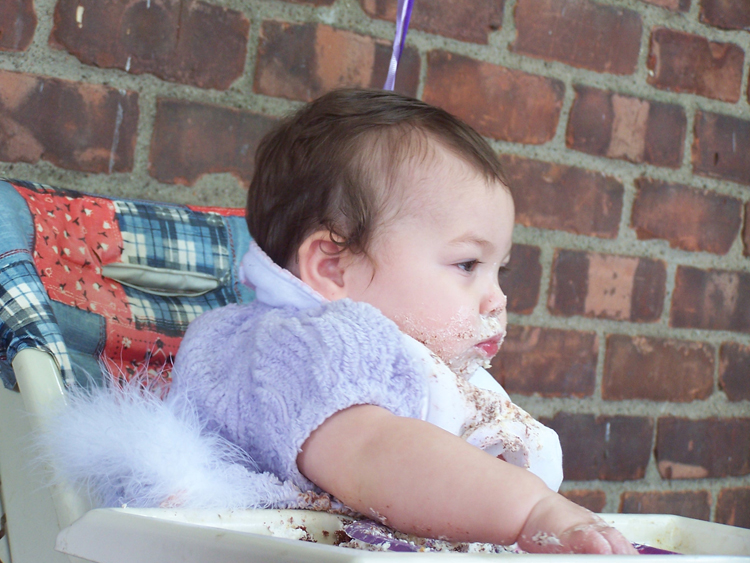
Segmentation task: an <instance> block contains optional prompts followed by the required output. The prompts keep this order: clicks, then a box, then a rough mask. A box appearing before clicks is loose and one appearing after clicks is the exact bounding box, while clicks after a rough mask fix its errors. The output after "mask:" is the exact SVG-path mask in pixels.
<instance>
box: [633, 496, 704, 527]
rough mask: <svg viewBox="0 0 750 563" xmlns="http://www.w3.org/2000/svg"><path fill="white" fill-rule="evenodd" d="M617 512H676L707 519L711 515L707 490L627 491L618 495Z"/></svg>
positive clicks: (678, 514)
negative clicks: (618, 504) (618, 508)
mask: <svg viewBox="0 0 750 563" xmlns="http://www.w3.org/2000/svg"><path fill="white" fill-rule="evenodd" d="M619 512H624V513H625V514H676V515H677V516H685V517H687V518H695V519H697V520H708V519H709V518H710V517H711V494H710V493H709V492H708V491H648V492H637V491H627V492H624V493H622V495H621V496H620V510H619Z"/></svg>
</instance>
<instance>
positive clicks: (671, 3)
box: [641, 0, 690, 12]
mask: <svg viewBox="0 0 750 563" xmlns="http://www.w3.org/2000/svg"><path fill="white" fill-rule="evenodd" d="M641 2H646V3H647V4H653V5H654V6H659V7H660V8H666V9H667V10H672V11H673V12H689V11H690V0H641Z"/></svg>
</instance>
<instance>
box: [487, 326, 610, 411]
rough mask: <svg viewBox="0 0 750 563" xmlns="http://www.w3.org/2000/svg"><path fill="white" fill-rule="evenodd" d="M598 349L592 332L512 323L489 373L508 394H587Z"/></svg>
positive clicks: (574, 395)
mask: <svg viewBox="0 0 750 563" xmlns="http://www.w3.org/2000/svg"><path fill="white" fill-rule="evenodd" d="M598 350H599V342H598V340H597V337H596V334H594V333H593V332H576V331H573V330H558V329H550V328H539V327H533V326H517V325H512V326H510V327H508V335H507V337H506V339H505V343H504V344H503V347H502V348H501V350H500V354H499V355H498V356H496V357H495V360H494V362H493V363H494V365H493V367H492V368H491V370H490V373H492V375H493V376H494V377H495V379H497V380H498V381H499V382H500V384H501V385H502V386H503V387H505V390H506V391H508V393H520V394H523V395H534V394H538V395H541V396H543V397H589V396H591V395H592V394H593V392H594V384H595V379H596V359H597V352H598Z"/></svg>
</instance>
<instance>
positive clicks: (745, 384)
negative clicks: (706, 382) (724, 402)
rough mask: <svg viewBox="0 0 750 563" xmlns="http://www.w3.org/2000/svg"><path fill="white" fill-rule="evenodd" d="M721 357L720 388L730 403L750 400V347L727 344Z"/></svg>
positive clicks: (720, 354) (722, 347)
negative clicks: (749, 367)
mask: <svg viewBox="0 0 750 563" xmlns="http://www.w3.org/2000/svg"><path fill="white" fill-rule="evenodd" d="M719 356H720V360H719V387H720V388H721V389H723V390H724V393H726V395H727V398H728V399H729V400H730V401H747V400H750V369H748V366H750V346H743V345H742V344H738V343H737V342H725V343H724V344H722V345H721V349H720V352H719Z"/></svg>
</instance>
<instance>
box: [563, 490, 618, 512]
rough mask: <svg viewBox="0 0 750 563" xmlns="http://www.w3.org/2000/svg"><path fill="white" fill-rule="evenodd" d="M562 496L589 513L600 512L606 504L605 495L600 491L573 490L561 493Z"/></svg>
mask: <svg viewBox="0 0 750 563" xmlns="http://www.w3.org/2000/svg"><path fill="white" fill-rule="evenodd" d="M561 493H562V495H563V496H564V497H565V498H566V499H568V500H571V501H573V502H574V503H576V504H577V505H578V506H582V507H584V508H588V509H589V510H590V511H591V512H601V511H602V510H604V505H605V504H606V503H607V495H606V493H605V492H604V491H601V490H590V489H573V490H571V491H561Z"/></svg>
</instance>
